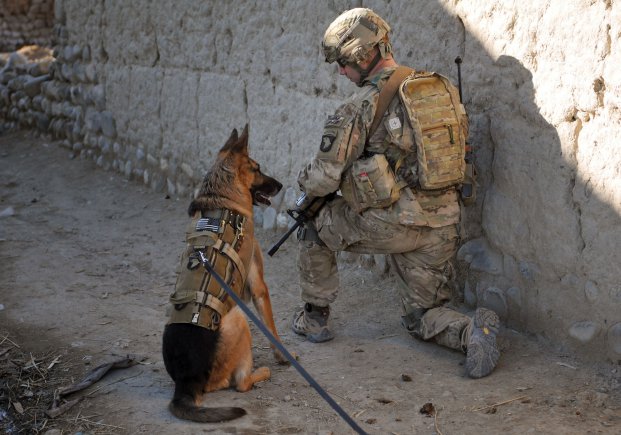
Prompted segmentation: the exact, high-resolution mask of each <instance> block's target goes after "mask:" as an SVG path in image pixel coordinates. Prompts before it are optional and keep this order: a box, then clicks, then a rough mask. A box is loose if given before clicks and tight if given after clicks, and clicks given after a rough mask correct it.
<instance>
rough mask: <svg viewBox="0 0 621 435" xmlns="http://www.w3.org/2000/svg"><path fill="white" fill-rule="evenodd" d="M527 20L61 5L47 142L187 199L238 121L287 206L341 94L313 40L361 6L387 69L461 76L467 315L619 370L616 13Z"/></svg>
mask: <svg viewBox="0 0 621 435" xmlns="http://www.w3.org/2000/svg"><path fill="white" fill-rule="evenodd" d="M523 3H525V4H521V3H515V2H498V1H474V0H461V1H459V0H437V1H426V0H416V1H395V0H393V1H379V0H378V1H356V2H352V1H339V0H334V1H317V2H304V1H276V0H266V1H238V2H228V1H211V2H199V1H189V0H188V1H180V2H168V1H155V2H153V1H147V0H136V1H132V2H124V1H110V0H105V1H104V0H84V1H77V0H75V1H72V0H57V1H56V2H55V9H56V18H57V29H56V30H57V36H58V43H59V49H58V53H59V54H60V58H59V64H60V67H59V70H60V71H61V76H62V77H63V78H61V79H57V84H58V87H59V88H62V89H65V88H68V90H66V93H67V94H68V95H69V97H72V98H73V102H74V103H73V104H74V105H75V106H78V107H79V110H77V109H76V111H75V112H72V111H71V109H70V108H66V110H65V112H68V113H70V114H71V115H72V116H71V117H65V118H64V120H63V123H62V125H60V124H58V123H57V124H56V126H58V127H59V130H63V129H64V131H66V133H67V134H66V137H67V142H68V146H70V147H71V148H72V149H73V150H74V152H76V153H78V154H80V155H82V156H85V157H87V158H93V159H96V160H97V162H98V164H100V166H102V167H104V168H107V169H112V170H116V171H119V172H122V173H124V174H125V175H126V176H127V177H132V178H136V179H139V180H141V181H143V182H144V183H145V184H147V185H149V186H151V187H152V188H153V189H156V190H160V191H167V192H168V193H170V194H172V195H180V196H189V195H190V194H191V193H192V191H193V189H194V187H195V186H196V183H197V182H198V181H199V180H200V178H201V177H202V175H203V174H204V172H205V169H206V168H207V167H208V166H209V163H210V162H211V161H212V159H213V157H214V155H215V152H216V151H217V149H218V148H219V146H220V145H221V144H222V143H223V142H224V141H225V140H226V138H227V137H228V135H229V133H230V131H231V129H232V128H234V127H236V128H243V125H244V124H245V123H246V122H249V123H250V142H251V145H250V146H251V153H252V154H253V155H254V156H256V157H257V158H258V159H259V160H260V161H261V163H262V165H263V166H264V167H265V168H267V170H268V171H269V172H271V173H272V174H273V175H275V176H276V177H278V178H279V179H281V181H283V182H284V184H285V185H286V186H289V187H291V188H292V189H290V192H292V191H293V189H294V188H295V175H296V174H297V171H298V170H299V169H300V165H301V164H302V163H303V162H305V161H307V160H308V159H309V158H310V157H311V156H312V155H313V154H314V153H315V151H316V148H317V146H318V141H319V137H320V133H319V132H320V130H321V127H322V124H323V120H324V117H325V116H326V114H327V113H329V112H331V111H332V110H333V109H334V108H335V107H336V106H337V105H338V104H339V102H340V101H341V100H342V99H343V98H344V97H346V96H347V95H349V94H350V93H351V92H352V91H354V87H353V85H351V84H350V83H348V82H347V81H346V80H345V79H343V78H341V77H338V74H336V69H335V67H334V66H329V65H327V64H325V63H324V62H323V59H322V57H321V51H320V41H321V35H322V33H323V29H325V28H326V27H327V25H328V24H329V23H330V22H331V20H332V19H334V17H336V16H337V15H338V14H339V13H340V12H341V11H342V10H344V9H347V8H350V7H353V6H366V7H371V8H373V9H374V10H376V11H377V12H378V13H380V14H381V15H382V16H383V17H384V18H385V19H386V20H387V21H388V22H389V23H390V24H391V26H392V27H393V35H392V36H393V40H394V47H395V49H396V58H397V61H398V62H400V63H403V64H407V65H409V66H412V67H414V68H417V69H428V70H435V71H438V72H440V73H442V74H445V75H448V76H449V77H450V78H452V79H453V80H454V81H456V79H457V71H456V66H455V64H454V59H455V57H456V56H458V55H459V56H461V57H462V58H463V61H464V62H463V65H462V77H463V90H464V100H465V103H466V107H467V109H468V111H469V114H470V120H471V142H472V143H473V144H474V145H475V147H476V151H475V154H476V159H477V165H478V168H479V181H480V186H479V193H478V200H477V204H476V206H474V207H471V208H469V209H468V210H467V211H466V215H467V217H468V220H467V221H468V223H467V225H466V229H467V234H466V242H465V244H464V246H463V247H462V249H461V250H460V252H459V254H458V258H459V260H460V263H461V264H462V265H464V266H465V275H464V277H463V279H464V286H465V288H464V298H465V301H466V302H467V303H468V304H470V305H472V306H474V305H486V306H491V307H493V308H494V309H496V310H497V311H498V312H499V313H500V314H501V315H502V317H503V318H504V319H505V320H506V321H507V323H508V325H510V326H512V327H515V328H518V329H520V330H524V331H530V332H533V333H536V334H539V335H542V336H545V337H547V338H548V339H550V340H551V342H552V343H553V344H555V345H556V346H558V347H561V348H565V349H567V350H570V351H573V352H578V353H580V354H582V355H585V356H592V357H595V358H598V359H603V358H609V359H612V360H621V314H620V313H621V310H620V309H619V308H620V307H621V278H620V277H619V272H618V264H620V263H621V249H619V246H620V245H621V231H619V228H620V224H621V217H620V216H621V155H620V154H619V153H618V152H617V151H616V147H617V144H618V143H619V142H620V140H621V128H620V123H621V121H620V118H621V117H620V109H619V107H620V106H621V70H619V69H618V68H617V65H618V64H619V63H620V61H621V48H620V42H619V41H620V34H621V5H619V4H618V3H617V4H614V2H612V1H604V0H600V1H597V0H592V1H588V0H568V1H560V0H550V1H547V2H523ZM67 47H69V48H67ZM80 56H81V57H80ZM76 64H77V65H78V66H76ZM63 68H64V69H63ZM63 71H64V74H63ZM80 76H82V77H84V81H83V82H82V81H80ZM79 83H82V84H80V85H79V86H82V88H80V87H79V86H78V84H79ZM63 92H65V91H63ZM61 94H62V92H61ZM61 98H62V97H61ZM58 116H59V117H60V116H64V115H63V114H62V111H61V113H60V114H59V115H58ZM283 207H284V206H283Z"/></svg>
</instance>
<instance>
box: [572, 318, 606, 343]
mask: <svg viewBox="0 0 621 435" xmlns="http://www.w3.org/2000/svg"><path fill="white" fill-rule="evenodd" d="M598 332H599V325H598V324H597V323H595V322H591V321H589V320H585V321H580V322H575V323H574V324H573V325H571V327H570V328H569V335H570V336H571V337H573V338H575V339H576V340H578V341H579V342H581V343H588V342H589V341H591V340H593V338H594V337H595V336H596V335H597V333H598Z"/></svg>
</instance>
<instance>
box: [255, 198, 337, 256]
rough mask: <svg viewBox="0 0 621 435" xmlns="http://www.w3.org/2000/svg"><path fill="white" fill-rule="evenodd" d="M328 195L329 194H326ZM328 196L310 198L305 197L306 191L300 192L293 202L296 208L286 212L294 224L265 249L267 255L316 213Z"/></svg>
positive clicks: (274, 250)
mask: <svg viewBox="0 0 621 435" xmlns="http://www.w3.org/2000/svg"><path fill="white" fill-rule="evenodd" d="M328 196H329V195H328ZM328 196H318V197H316V198H313V199H311V200H308V199H307V196H306V193H302V195H301V196H300V197H299V198H298V199H297V200H296V201H295V204H296V206H297V207H298V208H296V209H294V210H292V209H289V210H287V214H288V215H289V216H291V217H292V218H293V220H295V224H293V226H292V227H291V228H289V230H287V232H286V233H285V234H283V236H282V237H281V238H280V240H278V241H277V242H276V243H275V244H274V246H272V247H271V248H270V250H269V251H267V255H269V256H270V257H271V256H273V255H274V254H275V253H276V251H278V249H280V245H282V244H283V243H285V240H287V239H288V238H289V236H291V234H292V233H293V232H294V231H295V230H297V229H298V228H299V227H300V226H301V225H304V224H305V223H306V222H307V221H308V220H309V219H311V218H312V217H313V216H315V215H316V214H317V212H318V211H319V210H320V209H321V207H323V205H324V204H325V203H326V201H327V199H328Z"/></svg>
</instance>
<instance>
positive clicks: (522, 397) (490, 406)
mask: <svg viewBox="0 0 621 435" xmlns="http://www.w3.org/2000/svg"><path fill="white" fill-rule="evenodd" d="M526 397H528V396H520V397H515V398H513V399H509V400H505V401H504V402H498V403H494V404H493V405H488V406H484V407H482V408H477V409H473V410H472V412H477V411H483V410H484V409H489V408H494V407H496V406H500V405H506V404H507V403H511V402H515V401H516V400H520V399H524V398H526Z"/></svg>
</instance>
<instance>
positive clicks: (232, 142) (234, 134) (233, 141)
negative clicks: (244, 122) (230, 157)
mask: <svg viewBox="0 0 621 435" xmlns="http://www.w3.org/2000/svg"><path fill="white" fill-rule="evenodd" d="M244 131H245V130H244ZM238 140H239V137H238V136H237V129H236V128H234V129H233V131H232V132H231V136H230V137H229V139H228V140H227V141H226V143H225V144H224V146H223V147H222V148H221V149H220V152H222V151H229V150H230V149H231V148H232V147H233V146H234V145H235V144H237V141H238Z"/></svg>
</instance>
